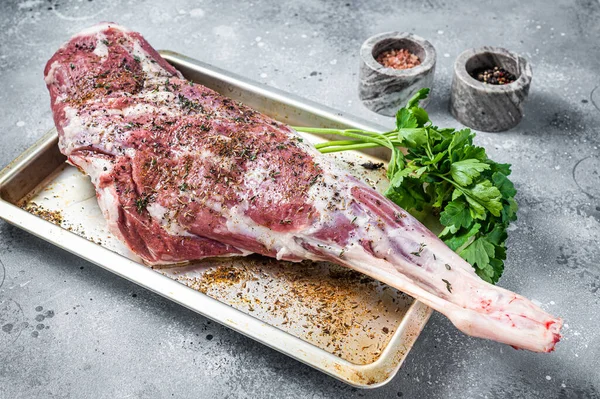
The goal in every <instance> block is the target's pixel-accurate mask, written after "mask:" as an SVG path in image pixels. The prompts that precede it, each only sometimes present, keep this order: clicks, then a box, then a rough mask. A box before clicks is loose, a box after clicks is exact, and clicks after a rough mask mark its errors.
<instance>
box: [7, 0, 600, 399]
mask: <svg viewBox="0 0 600 399" xmlns="http://www.w3.org/2000/svg"><path fill="white" fill-rule="evenodd" d="M549 3H550V2H543V1H537V2H524V1H511V0H508V1H496V2H491V1H485V2H473V3H472V4H467V3H464V2H463V4H460V5H458V4H456V3H454V2H452V3H451V2H443V1H437V0H429V1H414V2H407V1H404V2H399V1H394V0H389V1H378V2H368V1H353V0H347V1H330V2H325V1H316V0H310V1H293V0H285V1H276V0H273V1H268V2H267V1H265V2H248V1H245V2H239V3H238V2H234V1H224V2H217V1H214V2H211V1H208V0H206V1H198V2H193V1H189V0H170V1H156V2H150V1H145V2H140V3H139V4H138V3H136V2H133V1H116V0H113V1H108V2H101V1H98V0H94V1H88V0H83V1H82V0H80V1H73V2H66V1H63V0H60V1H59V2H58V4H56V1H55V0H51V1H47V0H43V1H42V0H39V1H36V0H29V1H22V2H16V1H8V2H6V1H4V2H2V3H1V5H0V131H1V132H2V133H1V134H2V138H1V140H0V165H6V164H7V163H8V162H10V161H11V160H12V159H13V158H15V157H16V156H17V155H18V154H19V153H20V152H22V151H23V150H24V149H26V148H27V147H28V146H30V145H31V144H33V142H34V141H35V140H36V139H37V138H38V137H40V136H42V134H44V133H45V132H46V131H47V130H48V129H50V128H51V127H52V125H53V122H52V117H51V113H50V107H49V101H48V95H47V91H46V88H45V85H44V82H43V79H42V70H43V67H44V64H45V62H46V60H48V58H50V56H51V55H52V54H53V52H54V51H55V50H56V49H57V48H58V47H59V46H60V44H62V43H63V42H64V41H66V40H67V39H68V38H69V36H70V35H71V34H73V33H75V32H77V31H78V30H80V29H82V28H84V27H87V26H89V25H92V24H94V23H95V22H97V21H101V20H111V21H115V22H119V23H121V24H123V25H126V26H128V27H130V28H131V29H134V30H138V31H140V32H142V33H143V34H144V35H145V36H146V38H147V39H148V40H149V41H150V43H151V44H153V45H154V46H155V47H156V48H162V49H172V50H176V51H179V52H181V53H184V54H186V55H189V56H192V57H195V58H198V59H200V60H203V61H206V62H208V63H211V64H214V65H216V66H219V67H221V68H225V69H227V70H230V71H233V72H235V73H238V74H241V75H244V76H246V77H248V78H251V79H255V80H257V81H259V82H263V83H265V84H268V85H271V86H274V87H277V88H280V89H283V90H287V91H290V92H293V93H295V94H298V95H300V96H304V97H306V98H309V99H311V100H315V101H317V102H320V103H323V104H326V105H329V106H332V107H334V108H338V109H340V110H343V111H346V112H350V113H353V114H356V115H359V116H361V117H364V118H368V119H372V120H374V121H377V122H382V123H388V124H389V123H390V122H391V121H390V120H388V119H385V118H381V117H379V116H377V115H375V114H373V113H371V112H370V111H368V110H366V109H365V108H363V106H362V105H361V104H360V102H359V101H358V99H357V90H356V84H357V75H356V74H357V67H358V58H357V55H358V50H359V47H360V44H361V43H362V42H363V41H364V40H365V39H366V38H367V37H368V36H370V35H372V34H375V33H379V32H383V31H389V30H401V31H410V32H414V33H416V34H418V35H421V36H423V37H425V38H427V39H429V40H430V41H431V42H432V43H433V45H434V46H435V47H436V49H437V51H438V64H437V71H436V78H435V88H434V91H433V99H432V102H431V104H430V106H429V111H430V113H431V116H432V119H433V120H434V121H435V122H437V123H438V124H439V125H441V126H444V125H449V126H459V125H458V123H457V122H456V121H454V120H453V119H452V118H451V117H450V115H449V113H448V111H447V105H448V96H449V87H450V82H451V70H452V64H453V61H454V59H455V58H456V57H457V55H458V54H459V53H460V52H461V51H462V50H464V49H466V48H469V47H475V46H482V45H500V46H504V47H507V48H509V49H511V50H513V51H516V52H518V53H520V54H522V55H523V56H525V57H526V58H528V59H529V61H530V62H531V63H532V66H533V75H534V77H533V83H532V89H531V93H530V97H529V102H528V104H527V108H526V116H525V119H524V120H523V122H522V123H521V124H520V125H519V126H518V127H517V128H515V129H513V130H512V131H509V132H505V133H499V134H489V133H480V134H478V136H477V141H478V143H479V144H481V145H484V146H485V147H486V148H487V149H488V152H489V153H490V154H491V156H492V157H493V158H494V159H496V160H498V161H502V162H511V163H512V164H513V180H514V181H515V183H516V186H517V188H518V190H519V194H518V201H519V204H520V210H519V220H518V221H517V222H516V223H515V225H514V229H513V231H512V232H511V235H510V242H509V251H508V262H507V266H506V272H505V275H504V277H503V278H502V280H501V285H502V286H504V287H507V288H509V289H512V290H515V291H517V292H520V293H522V294H524V295H526V296H528V297H530V298H532V299H534V300H536V301H539V303H540V304H541V306H542V307H543V308H544V309H546V310H548V311H549V312H551V313H554V314H558V315H561V316H562V317H563V318H564V319H565V322H566V324H565V328H564V339H563V341H562V342H561V343H560V344H559V345H558V347H557V350H556V352H555V353H552V354H534V353H528V352H524V351H515V350H513V349H512V348H510V347H507V346H503V345H500V344H497V343H493V342H487V341H483V340H478V339H473V338H469V337H466V336H464V335H462V334H460V333H458V332H457V331H456V330H455V329H454V328H453V327H452V325H451V324H450V323H449V322H448V321H447V320H446V319H445V318H444V317H442V316H440V315H439V314H434V316H433V317H432V318H431V321H430V322H429V324H428V325H427V326H426V328H425V330H424V332H423V334H422V336H421V337H420V338H419V340H418V342H417V344H416V346H415V348H414V349H413V350H412V352H411V353H410V356H409V357H408V360H407V361H406V363H405V364H404V366H403V367H402V369H401V370H400V372H399V373H398V375H397V376H396V378H395V379H394V380H393V381H392V382H391V383H390V384H388V385H387V386H385V387H383V388H380V389H376V390H374V391H361V390H356V389H352V388H351V387H349V386H347V385H344V384H343V383H340V382H337V381H335V380H333V379H331V378H329V377H327V376H325V375H323V374H321V373H320V372H318V371H315V370H312V369H311V368H309V367H307V366H304V365H302V364H300V363H298V362H296V361H293V360H291V359H289V358H287V357H286V356H284V355H281V354H279V353H276V352H275V351H273V350H270V349H268V348H266V347H265V346H263V345H260V344H257V343H255V342H253V341H252V340H250V339H247V338H245V337H243V336H241V335H239V334H237V333H234V332H232V331H229V330H227V329H226V328H223V327H220V326H219V325H215V323H211V322H210V321H208V320H206V319H205V318H203V317H201V316H199V315H197V314H194V313H192V312H190V311H188V310H186V309H183V308H182V307H180V306H177V305H174V304H171V303H170V302H169V301H167V300H164V299H162V298H160V297H158V296H156V295H154V294H152V293H150V292H147V291H145V290H143V289H140V288H138V287H136V286H135V285H134V284H131V283H129V282H126V281H124V280H122V279H120V278H118V277H115V276H113V275H111V274H110V273H108V272H105V271H103V270H101V269H99V268H97V267H95V266H93V265H91V264H89V263H86V262H85V261H83V260H81V259H79V258H77V257H75V256H73V255H70V254H68V253H66V252H64V251H62V250H59V249H56V248H54V247H53V246H51V245H49V244H47V243H45V242H43V241H41V240H39V239H36V238H34V237H33V236H31V235H29V234H26V233H23V232H21V231H20V230H18V229H17V228H14V227H11V226H9V225H7V224H6V223H3V222H0V235H1V238H0V261H1V262H2V264H1V265H0V285H1V287H0V397H2V398H12V397H57V398H62V397H73V398H83V397H102V398H121V397H123V398H130V397H198V398H211V397H215V398H221V397H251V398H255V397H269V396H270V397H278V398H283V397H299V398H307V397H308V398H321V397H345V398H353V397H375V398H390V397H408V398H412V397H451V398H464V397H487V398H500V397H543V398H554V397H565V398H571V397H582V398H584V397H600V329H599V328H598V327H599V324H600V323H599V322H598V315H599V310H600V306H599V296H600V293H599V292H598V288H599V287H600V262H599V261H600V256H599V255H600V250H599V248H598V242H599V241H600V206H599V205H600V203H599V199H600V175H599V173H600V160H599V158H598V145H599V142H600V137H599V132H598V126H600V111H599V109H598V107H599V106H600V89H598V90H597V91H596V92H595V94H596V103H595V104H596V105H594V101H593V100H594V92H593V89H594V88H595V87H597V86H598V85H600V77H599V76H598V71H599V70H600V56H599V55H600V53H599V51H598V50H599V45H600V40H599V37H600V36H599V31H600V23H599V22H600V5H599V3H598V2H597V1H576V2H569V1H555V2H552V4H549ZM315 71H316V72H317V74H314V73H312V72H315ZM2 282H3V284H2ZM9 324H11V325H13V327H12V329H10V327H8V326H7V325H9ZM41 324H43V326H39V325H41ZM38 328H40V329H41V330H38ZM36 335H37V337H36ZM209 336H210V337H209ZM208 338H212V339H208Z"/></svg>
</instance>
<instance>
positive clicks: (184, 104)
mask: <svg viewBox="0 0 600 399" xmlns="http://www.w3.org/2000/svg"><path fill="white" fill-rule="evenodd" d="M173 86H175V85H173ZM177 99H178V100H179V104H181V108H184V109H189V110H195V111H204V108H203V107H202V105H200V103H197V102H196V101H192V100H190V99H189V98H187V97H186V96H184V95H183V94H178V95H177Z"/></svg>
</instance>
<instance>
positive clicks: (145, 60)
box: [132, 40, 164, 76]
mask: <svg viewBox="0 0 600 399" xmlns="http://www.w3.org/2000/svg"><path fill="white" fill-rule="evenodd" d="M132 54H133V55H134V56H137V57H138V58H139V60H140V65H141V66H142V70H143V71H144V72H146V73H147V74H149V75H151V76H152V75H160V74H161V72H164V69H163V67H161V66H160V65H159V64H158V62H156V61H155V62H152V61H154V59H153V58H151V57H150V56H149V55H148V53H147V52H146V51H145V50H144V49H143V48H142V46H140V43H139V42H138V41H137V40H136V41H134V42H133V51H132Z"/></svg>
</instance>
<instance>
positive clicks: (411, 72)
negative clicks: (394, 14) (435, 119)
mask: <svg viewBox="0 0 600 399" xmlns="http://www.w3.org/2000/svg"><path fill="white" fill-rule="evenodd" d="M392 49H407V50H409V51H410V52H411V53H413V54H415V55H416V56H418V57H419V60H420V61H421V64H420V65H418V66H416V67H414V68H410V69H393V68H386V67H384V66H383V65H381V64H380V63H379V62H377V60H376V58H377V56H379V54H381V53H383V52H384V51H387V50H392ZM360 58H361V65H360V73H359V79H360V81H359V90H358V93H359V97H360V99H361V101H362V102H363V104H364V105H365V106H366V107H367V108H369V109H370V110H372V111H375V112H377V113H379V114H382V115H386V116H394V115H396V112H397V111H398V109H399V108H401V107H403V106H404V105H406V102H407V101H408V100H409V99H410V98H411V97H412V96H413V95H414V94H415V93H416V92H417V91H418V90H419V89H422V88H424V87H429V88H432V86H433V75H434V72H435V61H436V53H435V49H434V48H433V46H432V45H431V43H429V42H428V41H427V40H425V39H423V38H422V37H419V36H417V35H413V34H412V33H403V32H387V33H381V34H379V35H375V36H372V37H370V38H369V39H367V40H366V41H365V42H364V43H363V45H362V47H361V49H360ZM428 100H429V99H427V100H425V101H422V102H421V106H422V107H425V106H426V105H427V102H428Z"/></svg>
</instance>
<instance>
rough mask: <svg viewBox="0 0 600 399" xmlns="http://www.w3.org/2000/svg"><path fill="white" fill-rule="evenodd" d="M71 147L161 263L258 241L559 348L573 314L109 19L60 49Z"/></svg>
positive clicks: (464, 324)
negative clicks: (475, 258) (486, 271)
mask: <svg viewBox="0 0 600 399" xmlns="http://www.w3.org/2000/svg"><path fill="white" fill-rule="evenodd" d="M45 80H46V83H47V85H48V89H49V91H50V95H51V104H52V110H53V113H54V120H55V123H56V126H57V128H58V131H59V135H60V140H59V146H60V150H61V151H62V152H63V153H64V154H65V155H66V156H67V157H68V160H69V162H70V163H72V164H73V165H76V166H77V167H79V168H80V169H81V170H83V171H84V172H85V173H87V174H88V175H89V176H90V177H91V180H92V183H93V184H94V186H95V187H96V192H97V197H98V202H99V204H100V207H101V209H102V211H103V212H104V215H105V217H106V220H107V221H108V224H109V227H110V229H111V231H112V232H113V233H114V234H115V235H117V236H118V237H120V239H121V240H123V241H124V242H125V243H126V244H127V245H128V246H129V247H130V248H131V249H132V250H133V251H134V252H135V253H136V254H138V255H139V256H140V257H141V258H143V259H144V260H145V261H146V262H147V263H149V264H160V263H175V262H183V261H188V260H194V259H201V258H205V257H214V256H236V255H247V254H250V253H258V254H262V255H265V256H270V257H275V258H277V259H285V260H291V261H299V260H302V259H312V260H316V261H330V262H334V263H337V264H340V265H344V266H347V267H350V268H353V269H355V270H358V271H360V272H362V273H365V274H367V275H369V276H371V277H373V278H376V279H378V280H380V281H383V282H385V283H387V284H389V285H391V286H393V287H396V288H398V289H400V290H402V291H404V292H406V293H408V294H410V295H412V296H413V297H415V298H418V299H419V300H421V301H423V302H424V303H426V304H427V305H429V306H431V307H433V308H434V309H436V310H438V311H439V312H441V313H443V314H445V315H446V316H447V317H448V318H449V319H450V320H451V321H452V322H453V323H454V324H455V325H456V326H457V327H458V328H459V329H461V330H462V331H464V332H465V333H467V334H470V335H473V336H477V337H483V338H489V339H493V340H496V341H500V342H504V343H507V344H510V345H513V346H515V347H518V348H525V349H529V350H532V351H540V352H547V351H551V350H553V348H554V346H555V344H556V342H558V340H559V339H560V335H559V331H560V328H561V325H562V321H561V320H560V319H558V318H554V317H552V316H551V315H549V314H547V313H546V312H544V311H543V310H541V309H540V308H539V307H538V306H536V305H534V304H533V303H532V302H530V301H529V300H527V299H526V298H524V297H522V296H520V295H517V294H515V293H513V292H510V291H507V290H505V289H502V288H499V287H495V286H493V285H490V284H487V283H485V282H484V281H482V280H481V279H480V278H479V277H478V276H477V275H476V274H475V273H474V271H473V268H472V267H471V266H470V265H469V264H468V263H466V262H465V261H464V260H463V259H461V258H460V257H459V256H458V255H456V254H455V253H454V252H453V251H451V250H450V249H449V248H448V247H446V246H445V245H444V244H443V243H442V242H441V241H440V240H439V239H438V238H437V237H436V236H435V235H434V234H432V233H431V232H430V231H429V230H427V229H426V228H425V227H424V226H423V225H422V224H420V223H419V222H418V221H417V220H416V219H414V218H413V217H412V216H410V215H409V214H408V213H407V212H405V211H404V210H402V209H401V208H399V207H398V206H396V205H395V204H393V203H391V202H390V201H389V200H387V199H386V198H385V197H383V196H382V195H380V194H378V193H377V192H375V191H374V190H373V189H372V188H370V187H369V186H367V185H366V184H364V183H362V182H360V181H358V180H357V179H355V178H353V177H351V176H350V175H348V173H347V172H345V171H344V170H341V169H339V168H338V167H336V166H335V165H334V164H333V163H332V162H330V160H329V159H328V157H327V156H326V155H321V154H320V153H319V152H318V151H317V150H316V149H315V148H314V147H313V146H312V145H311V144H309V143H307V142H305V141H303V139H302V138H301V137H300V135H298V134H297V133H296V132H295V131H293V130H292V129H291V128H289V127H287V126H286V125H284V124H282V123H279V122H277V121H275V120H272V119H271V118H269V117H267V116H265V115H262V114H260V113H258V112H256V111H253V110H252V109H250V108H248V107H246V106H244V105H242V104H238V103H235V102H234V101H232V100H231V99H228V98H226V97H224V96H221V95H219V94H218V93H216V92H214V91H212V90H210V89H208V88H206V87H203V86H201V85H196V84H192V83H191V82H188V81H186V80H185V79H183V77H182V75H181V74H180V73H179V72H178V71H176V70H175V69H174V68H173V67H172V66H170V65H169V64H168V63H167V62H166V61H165V60H163V59H162V58H161V57H160V55H159V54H158V53H157V52H156V51H155V50H154V49H152V47H150V45H149V44H148V43H147V42H146V41H145V40H144V39H143V38H142V36H141V35H140V34H138V33H135V32H130V31H128V30H127V29H125V28H123V27H120V26H118V25H115V24H110V23H104V24H100V25H97V26H94V27H92V28H90V29H87V30H85V31H83V32H81V33H79V34H77V35H75V36H74V37H73V38H72V39H71V40H70V41H69V42H68V43H66V44H65V45H63V46H62V47H61V48H60V49H59V50H58V51H57V53H56V54H55V55H54V56H53V57H52V58H51V59H50V60H49V61H48V64H47V66H46V69H45Z"/></svg>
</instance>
